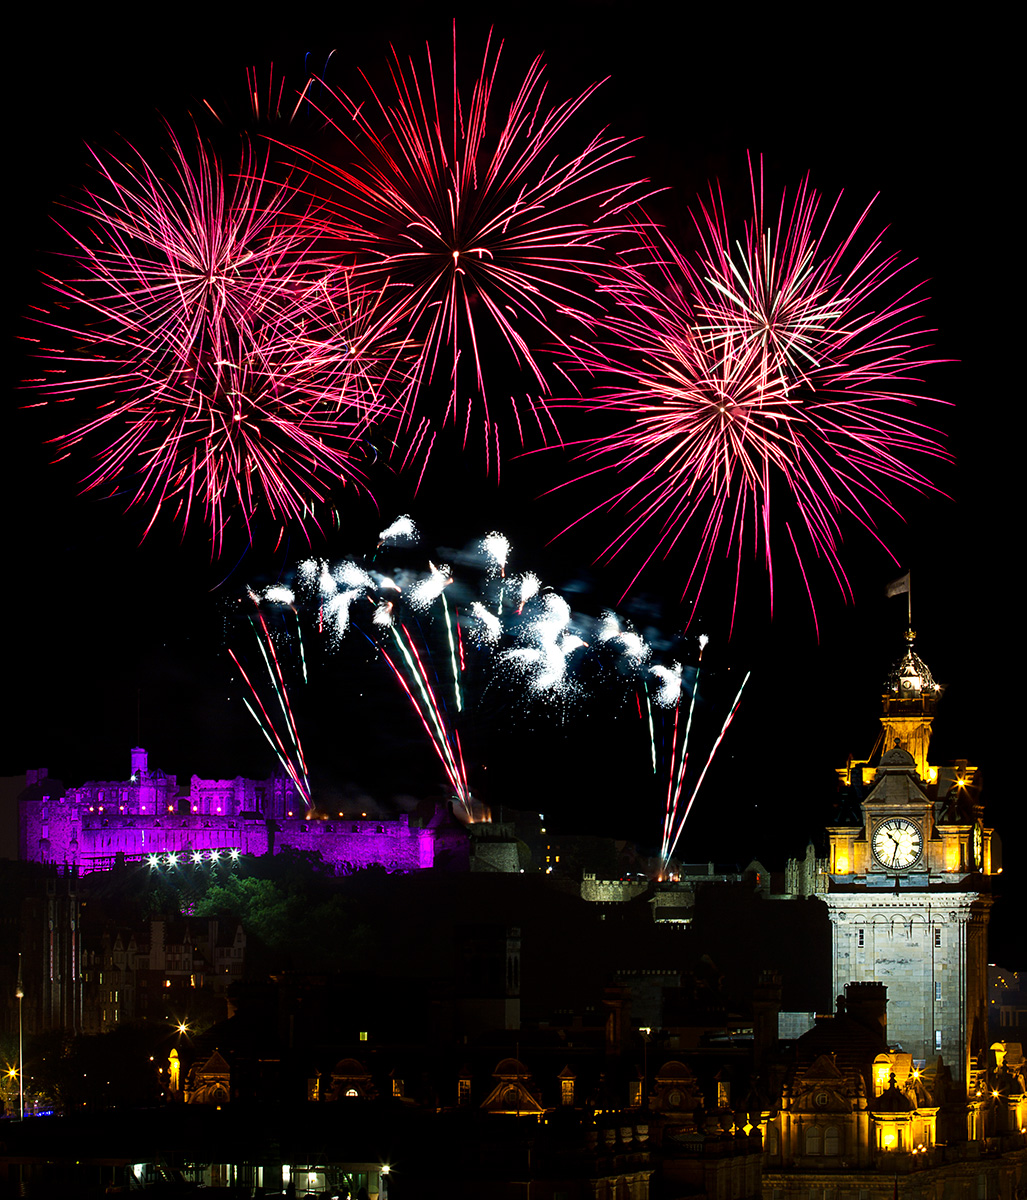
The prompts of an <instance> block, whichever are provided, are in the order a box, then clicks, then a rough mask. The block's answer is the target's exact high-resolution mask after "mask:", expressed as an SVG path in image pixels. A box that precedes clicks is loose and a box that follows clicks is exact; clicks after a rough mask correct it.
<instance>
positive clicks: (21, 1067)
mask: <svg viewBox="0 0 1027 1200" xmlns="http://www.w3.org/2000/svg"><path fill="white" fill-rule="evenodd" d="M14 998H15V999H16V1000H17V1001H18V1107H19V1109H20V1111H21V1119H22V1120H23V1121H24V1120H25V1055H24V1042H23V1040H22V1025H21V1002H22V1000H24V999H25V992H24V991H23V990H22V986H21V952H20V951H19V953H18V985H17V987H16V988H15V992H14Z"/></svg>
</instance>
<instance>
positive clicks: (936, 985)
mask: <svg viewBox="0 0 1027 1200" xmlns="http://www.w3.org/2000/svg"><path fill="white" fill-rule="evenodd" d="M934 998H935V1000H940V999H941V980H938V979H936V980H935V981H934Z"/></svg>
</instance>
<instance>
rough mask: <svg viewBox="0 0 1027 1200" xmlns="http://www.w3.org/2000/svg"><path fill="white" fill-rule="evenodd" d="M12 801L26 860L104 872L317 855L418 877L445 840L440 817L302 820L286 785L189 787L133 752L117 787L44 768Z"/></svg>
mask: <svg viewBox="0 0 1027 1200" xmlns="http://www.w3.org/2000/svg"><path fill="white" fill-rule="evenodd" d="M26 783H27V786H26V788H25V791H24V792H23V793H22V794H21V796H20V797H19V801H18V805H19V813H18V817H19V821H18V824H19V854H20V857H21V858H22V859H23V860H26V861H29V862H41V863H51V864H54V865H57V866H67V867H74V868H77V869H78V870H79V871H81V872H85V871H95V870H104V869H107V868H110V867H112V866H113V865H114V864H115V862H117V861H118V860H119V858H120V859H123V860H124V861H127V862H132V861H144V860H146V859H147V858H151V857H153V856H159V857H166V856H168V855H176V856H182V855H190V854H192V855H202V856H203V857H205V858H210V857H214V856H221V855H226V854H233V853H234V854H254V855H261V854H269V853H276V852H277V851H278V850H280V849H282V848H283V847H289V848H291V849H295V850H315V851H317V852H318V853H319V854H320V855H321V856H322V858H323V859H324V860H325V861H326V862H329V863H331V864H332V865H333V866H335V867H336V869H359V868H362V867H369V866H381V867H384V868H386V869H387V870H389V871H402V872H405V871H417V870H424V869H425V868H428V867H431V866H432V865H434V863H435V860H436V849H437V846H438V844H439V842H440V839H441V840H444V839H445V837H446V833H445V831H444V829H443V826H444V825H445V824H446V822H444V821H443V820H442V819H441V818H438V819H436V820H434V821H431V820H429V821H428V822H427V823H422V822H421V821H419V820H417V819H416V818H411V817H409V816H407V815H400V816H398V817H395V818H391V819H368V818H367V817H365V816H363V815H360V816H353V815H344V814H343V813H339V814H338V816H333V817H331V818H329V817H327V816H326V815H325V814H323V813H318V814H316V819H315V816H314V815H312V814H308V813H307V812H306V810H305V805H304V803H303V800H302V799H301V797H300V796H299V795H298V793H297V792H296V789H295V786H294V785H293V782H292V780H291V779H288V778H286V777H285V776H280V775H273V776H271V777H270V778H269V779H245V778H243V777H242V776H236V778H234V779H201V778H199V776H196V775H193V776H192V778H191V779H190V781H189V784H188V786H187V787H185V788H182V787H180V786H179V783H178V780H177V778H176V777H175V776H173V775H168V774H166V773H165V772H163V771H160V770H155V769H152V768H151V767H150V766H149V761H148V755H147V752H146V751H145V750H144V749H142V748H141V747H136V748H135V749H133V750H132V752H131V774H130V776H129V778H128V779H127V780H121V781H117V782H101V783H97V782H90V783H86V784H83V785H81V786H79V787H71V788H67V789H63V788H60V787H55V786H54V781H52V780H50V779H49V778H48V776H47V772H46V770H45V769H41V770H34V771H29V772H28V773H27V775H26Z"/></svg>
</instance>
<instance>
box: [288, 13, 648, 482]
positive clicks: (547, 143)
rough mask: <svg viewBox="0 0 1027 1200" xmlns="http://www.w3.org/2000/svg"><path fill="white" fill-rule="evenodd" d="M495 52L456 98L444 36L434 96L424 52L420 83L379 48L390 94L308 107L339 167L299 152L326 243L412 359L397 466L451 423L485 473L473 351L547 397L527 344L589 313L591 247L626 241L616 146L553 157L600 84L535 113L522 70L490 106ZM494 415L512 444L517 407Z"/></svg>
mask: <svg viewBox="0 0 1027 1200" xmlns="http://www.w3.org/2000/svg"><path fill="white" fill-rule="evenodd" d="M501 52H502V44H501V43H500V44H499V45H498V46H497V47H496V48H495V52H494V53H493V41H492V38H491V35H490V37H489V40H488V42H487V44H486V47H485V52H484V55H483V58H482V63H481V67H480V70H479V71H478V74H477V76H476V78H475V80H474V82H473V84H472V86H471V88H470V90H469V91H468V90H467V89H466V88H462V87H461V86H460V82H459V78H458V71H457V55H456V27H455V23H454V29H453V47H452V86H451V88H450V89H448V90H447V89H446V88H444V87H440V86H437V83H441V81H442V79H443V78H444V76H443V74H442V73H441V72H438V71H437V70H436V66H435V62H434V60H433V58H432V54H431V50H430V49H428V52H427V58H426V70H425V71H424V72H423V73H420V72H419V70H418V68H417V67H416V66H415V65H414V62H413V59H410V60H409V61H408V63H407V64H406V65H404V64H403V62H402V61H401V59H400V57H399V55H398V54H396V53H395V51H394V52H393V61H392V64H391V73H392V83H393V85H394V88H395V94H394V95H386V94H385V93H383V92H376V91H374V90H373V89H372V90H371V93H370V99H371V103H365V102H364V101H361V100H358V99H356V98H354V97H351V96H350V95H347V94H345V93H342V92H335V93H330V94H329V96H328V98H327V99H326V101H325V107H323V108H321V109H320V111H321V112H322V114H323V115H324V116H325V118H326V120H327V121H328V122H329V124H330V125H331V126H333V127H334V129H335V130H336V131H337V133H338V134H339V135H340V136H341V138H342V139H343V141H344V143H346V149H347V153H348V158H349V161H345V160H343V161H334V160H333V161H329V160H327V159H325V158H321V157H317V156H315V155H312V154H309V153H306V152H298V153H300V155H301V157H302V158H303V159H304V160H305V164H306V167H307V169H308V170H311V171H312V172H313V174H314V175H315V176H317V177H319V178H320V179H321V180H322V181H324V183H326V184H327V185H328V188H329V189H330V190H329V192H328V196H329V203H332V204H333V215H331V216H329V217H327V218H322V220H323V222H324V223H325V224H326V226H327V229H328V232H329V233H330V234H331V235H332V236H334V237H336V238H338V239H339V240H341V241H343V242H345V243H346V244H347V245H350V246H354V247H356V252H357V267H356V271H357V277H358V278H359V279H361V280H365V281H367V282H368V283H369V284H370V285H371V286H374V287H378V288H380V289H382V291H383V292H384V293H385V294H386V295H391V296H393V297H394V298H395V300H394V304H395V310H396V312H397V314H398V315H399V318H400V319H401V320H402V322H403V328H405V329H406V331H407V334H408V339H409V341H410V343H412V344H413V343H416V344H417V345H418V346H419V347H420V351H419V354H418V356H417V360H416V364H415V366H414V367H413V370H412V373H411V376H410V383H409V386H408V387H407V388H406V390H405V392H404V393H403V396H402V397H401V403H402V405H403V413H402V420H401V422H400V432H401V433H402V434H404V435H405V440H406V446H405V450H404V451H401V453H404V454H405V458H404V464H405V463H407V462H411V461H412V460H413V459H415V458H416V457H418V456H419V455H423V456H426V455H427V454H428V453H429V452H430V449H431V445H432V443H433V442H434V438H433V439H432V443H427V444H425V442H424V440H423V437H424V428H425V425H424V423H425V421H428V422H430V423H431V425H432V426H433V427H436V428H437V427H441V426H443V425H445V424H446V423H447V422H452V423H453V424H454V425H455V427H456V430H457V433H458V436H460V438H461V442H462V444H463V445H464V446H465V447H466V445H467V443H468V441H469V439H470V437H471V431H472V429H473V430H476V431H480V432H481V436H482V439H483V442H484V446H485V449H486V456H487V461H488V459H489V457H490V456H494V459H495V465H496V469H497V471H498V467H499V457H500V429H499V422H498V421H497V419H496V410H495V409H494V407H493V406H492V404H491V403H490V400H489V398H488V396H487V394H486V385H485V371H484V368H483V359H484V357H485V349H486V347H488V349H489V356H490V357H494V354H493V353H492V349H491V343H493V342H495V343H496V345H498V346H499V347H502V346H503V345H504V344H505V346H506V348H507V350H508V351H509V353H510V355H511V356H512V359H513V363H514V366H515V369H517V370H518V371H520V372H521V373H522V374H523V375H524V376H525V377H526V378H527V379H529V380H530V381H531V384H532V385H533V390H534V392H535V393H536V396H537V397H541V396H543V395H545V394H548V390H549V387H550V385H549V384H548V383H547V382H546V372H545V370H544V361H543V360H542V359H540V356H539V355H538V354H537V352H536V351H535V350H533V349H532V347H531V346H530V345H529V339H531V340H532V341H534V340H536V338H537V337H538V336H541V337H542V338H543V339H544V340H545V342H546V343H558V342H560V341H561V334H560V332H559V329H560V328H562V326H563V325H564V324H565V323H567V322H570V323H572V324H573V323H574V322H575V321H580V320H581V318H582V314H583V313H586V312H590V311H594V310H595V308H596V303H595V297H594V282H595V279H596V277H597V273H598V272H599V271H600V270H601V269H602V268H603V267H604V266H605V264H606V262H607V261H608V254H607V251H606V249H605V246H606V243H607V242H608V241H609V240H610V239H611V238H613V237H615V236H617V235H618V234H619V233H621V232H622V231H623V230H624V229H625V227H626V225H625V220H624V217H623V212H624V210H625V208H626V207H627V206H628V205H629V204H630V203H631V202H633V201H636V200H637V199H639V196H640V188H639V186H638V185H637V184H635V183H630V184H625V183H623V182H621V181H619V180H616V179H615V178H614V175H615V173H616V172H615V168H616V166H617V164H619V163H621V162H623V161H624V160H625V158H626V157H627V156H626V147H627V145H628V143H627V142H625V141H624V140H622V139H619V138H607V137H603V136H602V135H597V136H593V137H592V138H591V139H590V140H587V141H585V142H584V143H583V144H582V143H580V142H579V143H578V144H577V145H576V146H575V147H574V148H573V149H569V150H568V151H566V152H565V151H564V150H563V148H562V146H563V143H564V140H565V138H568V137H569V135H570V130H569V129H568V128H567V127H568V126H569V125H570V124H571V123H572V121H573V119H574V118H576V117H577V115H578V113H579V110H580V109H582V107H583V106H584V105H585V104H586V102H587V101H588V100H589V99H590V98H591V96H592V95H593V93H594V92H595V90H596V88H597V87H598V86H599V85H598V84H593V85H592V86H591V87H589V88H587V89H586V90H585V91H584V92H582V93H581V94H580V95H579V96H577V97H574V98H572V99H570V100H565V101H563V102H561V103H557V104H555V105H551V106H550V105H548V104H547V102H546V100H547V98H546V84H545V81H544V72H543V65H542V61H541V58H536V59H535V60H534V62H532V63H531V65H530V66H529V67H528V69H527V71H526V72H524V73H523V75H522V76H521V78H523V83H522V84H521V86H520V88H519V90H518V92H517V93H516V95H515V97H514V99H513V101H512V103H510V104H509V107H506V106H503V105H501V104H500V102H499V100H498V89H497V87H496V84H497V78H498V75H499V60H500V56H501ZM365 80H366V77H365ZM337 114H341V115H337ZM568 145H570V142H568ZM333 196H334V197H335V199H334V201H333V200H332V197H333ZM497 332H498V335H499V336H498V338H497V337H496V333H497ZM468 364H470V366H469V371H468ZM437 369H438V371H439V373H440V374H443V373H444V374H445V376H446V377H447V382H448V387H447V389H446V395H445V401H444V402H443V404H442V405H440V407H441V408H442V411H441V412H438V411H436V412H434V413H431V414H428V413H426V412H424V411H423V410H424V408H425V405H426V403H427V401H428V399H429V397H430V395H431V394H432V393H431V389H429V388H426V387H425V386H424V385H425V384H427V383H430V382H431V380H432V379H433V378H434V375H435V372H436V370H437ZM468 374H470V375H471V376H473V378H470V379H469V378H467V376H468ZM509 402H510V404H511V406H512V408H513V412H514V415H515V416H516V421H517V427H518V434H517V436H518V438H519V439H523V425H524V423H525V422H524V421H523V420H522V416H521V413H520V411H519V408H518V402H516V401H515V399H514V397H513V396H510V398H509ZM524 416H525V417H528V418H530V420H531V423H532V425H533V426H534V427H537V428H538V430H539V433H540V436H541V437H542V439H543V440H544V441H545V442H551V441H552V440H553V439H554V437H558V435H557V433H556V430H555V426H554V424H553V421H552V417H551V415H550V412H549V410H548V407H547V406H546V404H545V403H544V401H542V400H540V399H537V398H534V399H533V398H532V397H531V396H529V397H528V398H527V400H526V408H525V412H524Z"/></svg>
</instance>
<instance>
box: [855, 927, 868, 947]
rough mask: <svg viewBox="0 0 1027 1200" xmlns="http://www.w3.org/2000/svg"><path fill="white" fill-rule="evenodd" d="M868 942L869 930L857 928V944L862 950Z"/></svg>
mask: <svg viewBox="0 0 1027 1200" xmlns="http://www.w3.org/2000/svg"><path fill="white" fill-rule="evenodd" d="M866 944H867V931H866V930H865V929H859V930H857V931H856V945H857V946H858V947H859V948H860V950H862V949H863V947H864V946H865V945H866Z"/></svg>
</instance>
